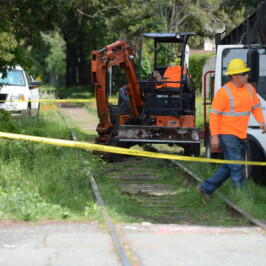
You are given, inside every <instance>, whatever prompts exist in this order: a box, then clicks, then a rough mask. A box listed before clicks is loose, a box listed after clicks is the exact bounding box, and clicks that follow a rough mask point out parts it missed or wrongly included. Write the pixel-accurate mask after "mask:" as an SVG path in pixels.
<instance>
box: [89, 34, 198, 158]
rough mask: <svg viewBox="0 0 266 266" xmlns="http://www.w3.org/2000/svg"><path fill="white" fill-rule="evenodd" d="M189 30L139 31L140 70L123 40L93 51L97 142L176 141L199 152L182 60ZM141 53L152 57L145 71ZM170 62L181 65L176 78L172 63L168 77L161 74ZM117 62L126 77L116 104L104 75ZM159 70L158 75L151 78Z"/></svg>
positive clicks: (126, 144)
mask: <svg viewBox="0 0 266 266" xmlns="http://www.w3.org/2000/svg"><path fill="white" fill-rule="evenodd" d="M191 35H194V33H144V34H142V36H141V39H140V50H139V66H138V74H136V70H135V66H134V60H135V56H134V54H133V53H132V51H131V49H130V47H129V46H128V45H127V44H126V43H125V42H124V41H117V42H115V43H113V44H110V45H108V46H106V47H105V48H103V49H101V50H97V51H93V52H92V63H91V71H92V82H93V86H94V90H95V95H96V101H97V111H98V116H99V120H100V123H99V124H98V126H97V132H98V137H97V139H96V143H99V144H104V145H113V146H119V147H131V146H133V145H136V144H138V145H143V144H147V143H149V144H154V143H164V144H168V145H174V144H176V145H178V146H181V147H183V148H184V150H185V154H187V155H189V154H194V155H199V152H200V137H199V128H197V127H196V126H195V88H194V83H193V80H191V78H190V75H189V71H188V60H187V61H186V58H187V56H186V47H187V41H188V38H189V37H190V36H191ZM143 50H145V52H143V53H142V51H143ZM147 54H148V56H147ZM143 55H145V56H146V57H145V58H146V59H147V57H148V58H151V57H152V60H151V63H150V65H149V66H150V70H151V71H150V73H148V74H147V71H146V72H145V71H143V69H144V68H143V63H144V60H143V58H142V57H143ZM167 58H170V62H167ZM171 62H172V63H173V62H174V63H178V65H179V66H180V67H178V68H176V69H177V72H178V73H177V76H178V75H179V78H178V79H175V78H172V76H173V73H172V70H174V68H173V69H172V70H171V71H170V72H171V78H169V77H166V75H164V74H165V73H166V74H167V69H168V66H169V65H170V63H171ZM145 64H147V62H145ZM115 65H118V66H119V67H120V69H122V70H123V71H124V72H125V73H126V77H127V82H126V84H125V85H124V86H122V87H121V88H120V90H119V95H118V103H117V104H115V105H114V104H111V103H110V102H109V99H108V90H107V83H108V81H107V75H108V70H109V69H110V68H111V67H112V66H115ZM146 69H147V68H146ZM170 72H169V73H170ZM154 73H156V74H157V75H155V74H154ZM158 74H159V76H161V78H160V79H158V78H155V76H157V77H158ZM145 75H146V76H145Z"/></svg>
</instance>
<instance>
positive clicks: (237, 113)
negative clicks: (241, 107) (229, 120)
mask: <svg viewBox="0 0 266 266" xmlns="http://www.w3.org/2000/svg"><path fill="white" fill-rule="evenodd" d="M246 85H247V87H248V89H249V92H250V94H251V97H252V99H253V91H252V88H251V87H250V85H249V84H248V83H246ZM224 88H225V90H226V91H227V93H228V96H229V100H230V112H220V111H217V110H215V109H213V108H211V110H210V113H213V114H217V115H226V116H246V115H250V114H251V110H250V111H246V112H235V100H234V97H233V95H232V93H231V91H230V89H229V88H228V87H227V86H226V85H225V86H224ZM259 106H260V103H258V104H256V105H254V106H252V110H254V109H256V108H258V107H259Z"/></svg>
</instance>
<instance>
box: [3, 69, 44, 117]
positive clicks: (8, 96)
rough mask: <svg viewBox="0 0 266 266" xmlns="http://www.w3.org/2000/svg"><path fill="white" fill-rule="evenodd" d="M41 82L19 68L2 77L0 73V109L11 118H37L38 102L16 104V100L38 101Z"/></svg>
mask: <svg viewBox="0 0 266 266" xmlns="http://www.w3.org/2000/svg"><path fill="white" fill-rule="evenodd" d="M40 86H41V82H40V81H37V80H33V78H32V77H31V76H30V75H29V74H28V73H27V72H25V71H24V70H23V69H22V68H21V67H20V66H16V67H15V68H14V69H12V70H9V71H8V72H7V76H6V77H3V75H2V73H0V109H4V110H6V111H10V112H11V116H13V117H14V116H22V115H26V116H28V117H31V116H38V115H39V109H40V103H39V102H18V101H17V102H16V100H39V99H40V96H39V87H40Z"/></svg>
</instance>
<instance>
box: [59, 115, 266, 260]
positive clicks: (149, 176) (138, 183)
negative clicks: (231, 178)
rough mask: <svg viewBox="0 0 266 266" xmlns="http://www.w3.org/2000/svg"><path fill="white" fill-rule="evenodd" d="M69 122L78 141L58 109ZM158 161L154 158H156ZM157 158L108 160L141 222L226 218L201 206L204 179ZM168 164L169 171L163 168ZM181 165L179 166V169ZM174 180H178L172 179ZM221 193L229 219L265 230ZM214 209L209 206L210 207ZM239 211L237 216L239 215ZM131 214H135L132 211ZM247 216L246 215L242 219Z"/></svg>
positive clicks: (113, 180) (115, 187)
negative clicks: (199, 187)
mask: <svg viewBox="0 0 266 266" xmlns="http://www.w3.org/2000/svg"><path fill="white" fill-rule="evenodd" d="M59 113H60V114H61V116H62V117H63V119H64V120H65V121H66V123H67V125H68V127H69V129H70V131H71V134H72V137H73V139H74V140H77V138H76V136H75V133H74V131H73V130H72V129H71V127H70V125H69V123H68V122H67V120H66V118H65V117H64V115H63V114H62V113H61V112H60V111H59ZM154 160H155V159H154ZM154 160H153V162H152V163H151V159H149V158H137V157H126V158H125V159H124V160H122V161H120V162H112V163H109V170H110V171H109V177H107V178H109V179H110V185H111V186H112V191H113V192H114V191H115V192H116V193H120V194H121V197H123V199H124V200H125V201H128V202H131V203H132V206H135V210H136V211H135V214H134V218H135V219H136V220H139V221H147V222H151V223H160V224H170V223H175V224H197V225H211V224H212V221H213V220H215V219H216V220H218V221H219V219H223V216H224V215H225V214H224V213H223V212H220V211H219V210H217V209H215V207H214V209H213V210H212V211H211V212H209V213H207V214H206V208H204V207H202V205H203V204H202V202H201V198H200V196H199V195H198V194H197V193H196V192H195V193H194V194H193V193H188V192H189V191H191V190H193V191H196V189H195V188H196V186H197V184H198V182H201V179H200V178H199V177H197V176H196V175H195V174H194V173H192V172H191V171H189V170H188V169H187V168H185V167H184V166H183V165H182V164H180V163H179V162H176V161H171V162H170V161H169V162H168V165H167V164H166V162H165V161H162V160H160V159H157V160H158V164H159V166H158V167H154ZM163 167H164V168H166V170H167V167H168V169H169V171H161V169H162V168H163ZM177 168H178V169H177ZM173 172H175V173H176V174H175V177H174V178H173V177H169V174H172V173H173ZM87 174H88V177H89V178H90V182H91V185H92V188H93V190H94V194H95V197H96V199H97V202H98V204H99V205H100V206H101V207H102V214H103V217H104V220H105V222H106V225H107V227H108V230H109V233H110V235H111V237H112V239H113V242H114V245H115V247H116V249H117V252H118V254H119V256H120V259H121V262H122V264H123V265H131V263H130V259H129V258H128V256H127V252H126V251H125V249H124V247H123V245H122V242H121V240H120V238H119V236H118V234H117V232H116V228H115V225H114V224H113V223H112V222H111V219H110V217H109V214H108V212H107V210H106V208H105V204H104V201H103V199H102V197H101V194H100V191H99V189H98V186H97V183H96V181H95V179H94V178H93V176H92V174H91V173H90V171H89V170H88V171H87ZM173 180H178V181H176V182H173ZM215 194H216V195H218V196H219V197H220V198H221V199H222V200H223V201H224V203H225V204H226V206H227V213H226V216H227V219H228V215H229V216H230V218H229V219H232V221H233V224H234V225H241V226H243V225H250V224H255V225H257V226H259V227H261V228H262V229H264V230H266V224H265V223H264V222H263V221H259V220H257V219H256V218H254V217H253V216H251V215H250V214H249V213H247V212H245V211H243V210H242V209H240V208H239V207H238V206H235V205H234V204H232V202H230V200H229V199H227V198H225V197H224V196H223V195H221V194H220V193H215ZM195 198H196V200H197V201H198V202H199V206H201V207H197V206H195V207H194V208H192V207H191V204H190V202H191V201H192V200H194V201H195ZM209 208H211V204H210V206H208V209H209ZM236 214H237V215H236ZM131 215H132V213H131ZM243 217H244V218H243Z"/></svg>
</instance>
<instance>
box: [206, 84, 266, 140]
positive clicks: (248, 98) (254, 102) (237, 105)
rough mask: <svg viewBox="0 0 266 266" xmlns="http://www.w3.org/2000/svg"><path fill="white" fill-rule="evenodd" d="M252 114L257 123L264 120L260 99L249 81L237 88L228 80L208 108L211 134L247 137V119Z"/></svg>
mask: <svg viewBox="0 0 266 266" xmlns="http://www.w3.org/2000/svg"><path fill="white" fill-rule="evenodd" d="M251 113H252V114H253V115H254V117H255V118H256V120H257V121H258V123H261V122H263V121H264V118H263V113H262V110H261V107H260V101H259V98H258V96H257V93H256V91H255V89H254V88H253V86H252V85H251V84H249V83H247V84H245V85H244V86H243V87H242V88H237V87H235V86H234V85H233V83H232V82H231V81H230V82H228V83H227V84H226V85H224V86H223V87H221V88H220V89H219V90H218V91H217V93H216V95H215V97H214V99H213V102H212V106H211V110H210V130H211V135H212V136H213V135H219V134H230V135H235V136H237V137H239V138H241V139H245V138H246V137H247V129H248V121H249V117H250V114H251Z"/></svg>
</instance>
